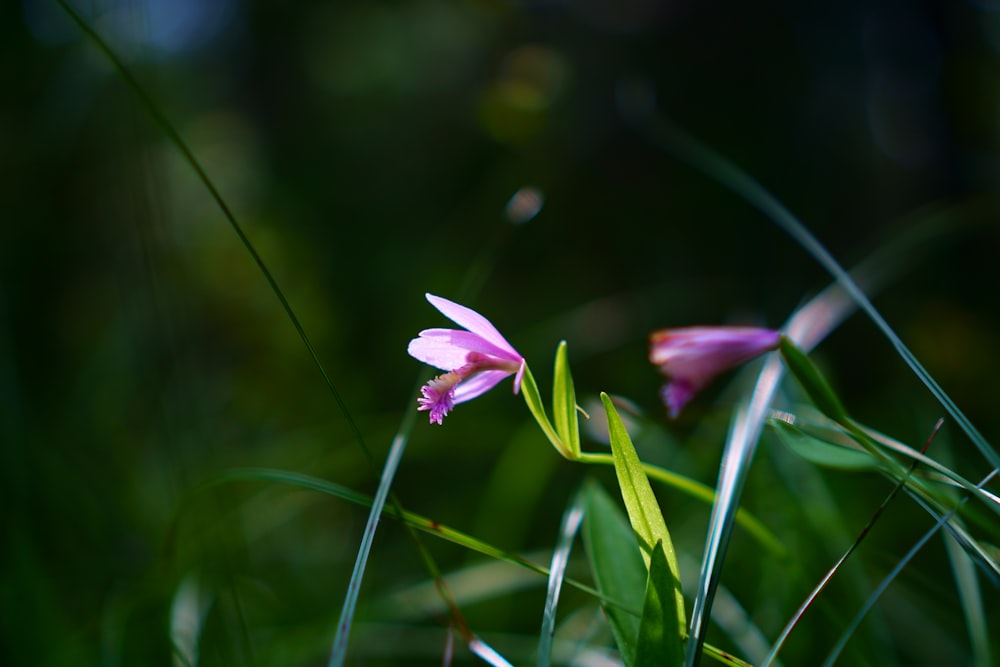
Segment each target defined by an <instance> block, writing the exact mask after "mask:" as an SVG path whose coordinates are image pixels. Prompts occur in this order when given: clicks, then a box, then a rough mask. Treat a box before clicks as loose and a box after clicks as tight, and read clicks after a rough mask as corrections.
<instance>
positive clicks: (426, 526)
mask: <svg viewBox="0 0 1000 667" xmlns="http://www.w3.org/2000/svg"><path fill="white" fill-rule="evenodd" d="M241 481H242V482H274V483H278V484H286V485H289V486H295V487H298V488H302V489H308V490H310V491H316V492H317V493H322V494H324V495H328V496H331V497H334V498H339V499H340V500H346V501H347V502H350V503H354V504H355V505H361V506H363V507H371V505H372V502H373V501H372V498H370V497H368V496H366V495H364V494H362V493H358V492H357V491H354V490H353V489H350V488H348V487H346V486H343V485H341V484H336V483H335V482H330V481H327V480H325V479H319V478H318V477H313V476H311V475H304V474H302V473H297V472H292V471H289V470H275V469H271V468H233V469H231V470H228V471H226V472H225V473H222V474H221V475H218V476H217V477H215V478H213V479H212V480H210V481H208V482H206V483H205V484H204V485H202V486H201V487H199V488H198V489H195V490H194V491H193V492H192V493H191V494H190V495H188V496H187V497H186V498H185V500H184V504H187V503H190V502H192V500H193V499H194V498H195V497H197V496H198V495H199V494H201V493H204V492H205V491H207V490H208V489H211V488H213V487H215V486H219V485H221V484H229V483H232V482H241ZM183 509H184V505H182V506H181V508H179V509H178V516H177V517H175V519H174V524H175V528H174V529H173V531H172V532H173V533H176V531H177V528H176V524H177V523H178V522H179V517H180V515H181V513H182V512H183ZM385 514H386V516H388V517H389V518H392V519H396V520H398V521H401V522H403V523H404V524H406V525H408V526H410V527H412V528H414V529H416V530H419V531H421V532H423V533H427V534H430V535H434V536H436V537H439V538H441V539H444V540H447V541H448V542H451V543H453V544H457V545H459V546H461V547H465V548H466V549H470V550H472V551H476V552H478V553H480V554H482V555H484V556H487V557H489V558H494V559H497V560H502V561H505V562H507V563H511V564H513V565H517V566H519V567H524V568H527V569H529V570H531V571H532V572H535V573H537V574H540V575H542V576H548V574H549V571H548V569H546V568H545V567H543V566H541V565H538V564H537V563H533V562H531V561H529V560H527V559H525V558H521V557H520V556H517V555H515V554H511V553H509V552H506V551H503V550H502V549H498V548H496V547H494V546H492V545H490V544H488V543H486V542H483V541H482V540H479V539H476V538H475V537H472V536H471V535H468V534H467V533H463V532H462V531H459V530H456V529H454V528H451V527H449V526H446V525H444V524H441V523H438V522H437V521H434V520H433V519H429V518H427V517H424V516H421V515H419V514H415V513H414V512H411V511H409V510H403V511H402V513H397V512H395V511H394V510H393V509H391V508H389V509H386V510H385ZM173 539H176V538H173ZM564 582H565V583H566V584H568V585H570V586H572V587H573V588H576V589H577V590H579V591H581V592H583V593H586V594H588V595H593V596H594V597H595V598H597V599H599V600H602V601H603V602H606V603H607V604H609V605H612V606H618V607H620V608H629V609H633V610H635V609H638V606H634V607H626V605H624V604H622V603H621V602H620V601H618V600H616V599H614V598H613V597H610V596H607V595H603V594H602V593H600V592H598V591H597V590H596V589H594V588H593V587H591V586H587V585H586V584H583V583H580V582H579V581H576V580H575V579H570V578H566V579H564ZM635 613H636V614H638V612H637V611H636V612H635Z"/></svg>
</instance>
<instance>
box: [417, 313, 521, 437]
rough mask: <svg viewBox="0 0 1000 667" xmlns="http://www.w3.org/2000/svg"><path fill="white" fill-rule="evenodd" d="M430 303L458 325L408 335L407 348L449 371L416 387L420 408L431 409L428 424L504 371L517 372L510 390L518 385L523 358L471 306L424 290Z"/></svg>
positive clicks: (486, 388)
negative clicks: (413, 335) (409, 337)
mask: <svg viewBox="0 0 1000 667" xmlns="http://www.w3.org/2000/svg"><path fill="white" fill-rule="evenodd" d="M426 296H427V300H428V301H430V302H431V305H432V306H434V307H435V308H437V309H438V310H440V311H441V313H442V314H443V315H444V316H445V317H447V318H448V319H449V320H451V321H452V322H454V323H455V324H458V325H461V326H463V327H465V329H466V331H460V330H458V329H425V330H423V331H421V332H420V336H419V337H418V338H414V339H413V340H411V341H410V345H409V347H408V348H407V350H406V351H407V352H409V353H410V356H411V357H414V358H416V359H418V360H420V361H422V362H424V363H425V364H429V365H431V366H434V367H435V368H440V369H441V370H443V371H447V372H446V373H443V374H442V375H438V376H437V377H436V378H434V379H433V380H431V381H430V382H428V383H427V384H425V385H424V386H423V387H421V388H420V393H421V395H422V396H421V397H420V398H418V399H417V403H418V404H419V405H418V407H417V409H418V410H426V411H429V412H430V420H431V423H432V424H441V423H442V422H443V421H444V418H445V416H446V415H447V414H448V413H449V412H450V411H451V410H452V409H453V408H454V407H455V406H456V405H458V404H459V403H464V402H465V401H469V400H472V399H473V398H476V397H477V396H481V395H482V394H485V393H486V392H487V391H489V390H490V389H492V388H493V387H495V386H496V385H497V383H498V382H500V381H501V380H503V379H504V378H505V377H507V376H508V375H515V374H516V377H515V378H514V393H515V394H516V393H518V392H519V391H520V390H521V378H523V377H524V368H525V362H524V357H522V356H521V355H520V354H519V353H518V351H517V350H515V349H514V348H513V347H512V346H511V344H510V343H508V342H507V340H506V339H505V338H504V337H503V336H502V335H500V332H499V331H497V329H496V327H494V326H493V325H492V324H491V323H490V321H489V320H487V319H486V318H485V317H483V316H482V315H480V314H479V313H477V312H476V311H474V310H471V309H469V308H466V307H465V306H460V305H458V304H457V303H454V302H453V301H448V299H442V298H441V297H439V296H434V295H433V294H428V295H426Z"/></svg>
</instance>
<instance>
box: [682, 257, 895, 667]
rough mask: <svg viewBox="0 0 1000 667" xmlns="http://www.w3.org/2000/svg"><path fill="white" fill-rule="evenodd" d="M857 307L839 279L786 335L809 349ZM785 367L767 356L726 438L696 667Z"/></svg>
mask: <svg viewBox="0 0 1000 667" xmlns="http://www.w3.org/2000/svg"><path fill="white" fill-rule="evenodd" d="M860 271H861V272H862V275H864V277H865V279H866V280H872V281H882V280H885V279H886V276H885V275H884V274H880V273H879V272H878V271H877V269H876V268H872V265H871V264H869V263H866V264H863V265H862V266H861V267H860ZM853 309H854V304H853V302H851V301H850V300H849V299H846V298H844V293H843V290H842V289H841V287H840V286H839V285H837V284H834V285H831V286H830V287H828V288H826V289H825V290H823V291H822V292H821V293H820V294H818V295H817V296H816V297H814V298H813V299H812V300H811V301H809V302H808V303H806V304H805V305H804V306H802V307H801V308H799V309H798V310H797V311H796V312H795V313H794V314H793V315H792V317H791V318H789V320H788V322H787V323H786V325H785V327H784V335H785V336H786V337H788V338H789V339H790V340H791V341H792V342H794V343H796V344H797V345H798V346H799V347H800V348H801V349H802V350H804V351H809V350H810V349H812V347H814V346H815V345H817V344H818V343H819V342H820V341H821V340H822V339H823V338H824V337H825V336H826V335H827V334H828V333H829V332H830V331H832V330H833V329H835V328H836V327H837V326H838V325H839V324H840V322H842V321H843V320H844V318H846V317H847V315H848V314H849V313H850V312H851V311H852V310H853ZM784 372H785V368H784V366H783V364H782V363H781V360H780V357H779V356H778V355H777V354H775V353H771V354H770V355H768V356H767V357H766V358H765V362H764V367H763V368H762V369H761V371H760V374H759V375H758V378H757V383H756V384H755V386H754V388H753V391H752V393H751V395H750V397H749V398H748V399H747V401H746V404H745V405H744V406H742V407H740V408H739V409H738V410H737V413H736V415H735V417H734V420H733V424H732V427H731V428H730V431H729V436H728V437H727V438H726V444H725V446H724V448H723V454H722V463H721V465H720V467H719V481H718V483H717V485H716V497H715V502H714V503H713V505H712V514H711V517H710V518H709V526H708V535H707V537H706V540H705V551H704V555H703V557H702V560H701V573H700V575H699V580H698V588H697V589H696V592H695V598H694V606H693V608H692V611H691V622H690V625H689V628H690V630H689V638H688V642H687V647H686V650H685V654H684V662H685V665H686V666H687V667H692V666H693V665H694V664H695V663H696V662H697V660H698V657H699V655H700V653H701V651H702V646H703V645H704V641H705V630H706V628H707V623H706V619H707V618H708V613H709V610H710V609H711V607H712V598H713V597H714V595H715V590H716V588H717V587H718V578H719V572H720V570H721V568H722V560H723V557H724V555H725V552H726V548H727V546H728V542H729V538H730V535H731V533H732V526H733V522H734V520H735V515H736V511H737V508H738V506H739V498H740V496H741V495H742V490H743V486H744V484H745V480H746V473H747V471H748V470H749V469H750V464H751V463H752V461H753V456H754V453H755V451H756V446H757V442H758V440H759V439H760V434H761V431H762V430H763V426H764V422H765V419H766V418H767V416H768V414H769V413H770V406H771V403H772V401H773V398H774V394H775V393H776V392H777V389H778V385H779V383H780V382H781V378H782V376H783V375H784Z"/></svg>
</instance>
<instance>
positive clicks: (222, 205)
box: [55, 0, 375, 466]
mask: <svg viewBox="0 0 1000 667" xmlns="http://www.w3.org/2000/svg"><path fill="white" fill-rule="evenodd" d="M55 1H56V2H57V3H58V4H59V6H60V7H62V9H63V11H65V12H66V14H67V15H69V17H70V19H72V21H73V22H74V23H75V24H76V25H77V27H79V28H80V30H81V31H83V33H84V34H85V35H86V36H87V37H88V38H89V39H90V40H91V41H92V42H93V43H94V44H95V45H96V46H97V48H98V49H99V50H100V51H101V53H103V54H104V57H105V58H107V59H108V61H109V62H110V63H111V65H112V67H113V68H114V70H115V72H116V73H117V74H118V77H119V78H120V79H121V80H122V81H123V82H124V83H125V85H126V87H128V89H129V90H130V91H131V92H132V94H133V95H134V96H135V98H136V99H137V100H138V101H139V104H140V105H142V107H143V108H144V109H145V110H146V113H148V114H149V116H150V118H151V119H152V120H153V122H154V123H155V124H156V125H157V126H158V127H159V128H160V130H162V131H163V133H164V134H165V135H166V136H167V139H168V140H169V141H170V143H172V144H173V145H174V148H176V149H177V151H178V152H179V153H180V154H181V157H182V158H183V159H184V161H185V162H186V163H187V164H188V166H189V167H190V168H191V170H192V171H194V173H195V175H196V176H197V177H198V180H199V181H201V184H202V185H203V186H204V187H205V189H206V190H207V191H208V193H209V195H210V196H211V197H212V199H213V200H214V201H215V203H216V205H217V206H218V207H219V210H220V211H222V215H223V216H224V217H225V218H226V221H227V222H228V223H229V226H230V227H231V228H232V230H233V232H234V233H235V234H236V236H237V238H238V239H239V240H240V243H241V244H242V245H243V247H244V248H245V249H246V251H247V253H248V254H249V255H250V258H251V259H252V260H253V262H254V264H256V265H257V269H258V270H259V271H260V273H261V275H262V276H263V277H264V280H265V281H267V284H268V287H269V288H270V289H271V292H272V293H273V294H274V296H275V297H276V298H277V299H278V302H279V303H280V304H281V308H282V310H283V311H284V312H285V316H286V317H288V320H289V321H290V322H291V323H292V326H293V327H294V328H295V332H296V333H297V334H298V335H299V338H300V339H301V340H302V344H303V345H305V347H306V350H307V351H308V352H309V356H310V357H312V361H313V364H314V365H315V366H316V368H317V370H319V373H320V375H321V376H322V377H323V382H324V384H326V387H327V389H328V390H329V391H330V394H331V395H332V396H333V400H334V401H335V402H336V403H337V407H338V408H340V412H341V413H342V414H343V416H344V419H345V420H346V421H347V425H348V427H349V428H350V429H351V433H352V434H353V435H354V438H355V440H357V442H358V444H360V445H361V448H362V449H363V450H364V453H365V456H366V457H368V461H369V463H370V464H371V465H372V466H375V459H374V458H373V457H372V454H371V451H370V450H369V449H368V446H367V444H365V439H364V436H363V435H362V434H361V429H360V428H358V425H357V423H356V422H355V421H354V418H353V417H352V416H351V412H350V410H349V409H348V408H347V402H346V401H345V400H344V398H343V396H342V395H341V393H340V391H339V390H338V389H337V386H336V385H335V384H334V382H333V379H332V378H331V377H330V375H329V374H328V373H327V372H326V368H325V367H324V366H323V362H321V361H320V359H319V354H318V353H317V352H316V348H314V347H313V344H312V341H310V340H309V336H308V335H307V334H306V331H305V329H304V328H303V327H302V323H301V322H299V318H298V316H296V315H295V311H294V310H293V309H292V306H291V304H290V303H289V302H288V299H287V298H286V297H285V293H284V292H283V291H282V290H281V287H279V286H278V281H277V280H275V278H274V276H273V275H272V274H271V271H270V269H268V268H267V265H266V264H265V263H264V260H263V258H262V257H261V256H260V254H259V253H258V252H257V249H256V248H255V247H254V245H253V243H251V242H250V238H249V237H248V236H247V235H246V232H244V231H243V227H242V226H241V225H240V224H239V222H237V221H236V216H235V215H233V212H232V210H231V209H230V208H229V205H228V204H226V201H225V200H224V199H223V198H222V195H221V194H220V193H219V190H218V188H216V187H215V183H214V182H213V181H212V179H211V178H209V176H208V173H207V172H206V171H205V169H204V168H203V167H202V166H201V162H199V161H198V158H197V157H195V155H194V153H193V152H192V151H191V149H190V148H189V147H188V145H187V143H186V142H185V141H184V139H183V138H181V135H180V133H179V132H178V131H177V130H176V129H175V128H174V126H173V123H171V122H170V121H169V120H168V119H167V117H166V115H164V113H163V112H162V111H161V110H160V106H159V105H158V104H157V103H156V102H154V101H153V98H152V97H150V96H149V94H148V93H147V92H146V90H145V88H143V87H142V86H141V85H140V84H139V82H138V81H137V80H136V78H135V77H134V76H132V73H131V72H130V71H129V70H128V69H127V68H126V67H125V65H124V63H122V61H121V60H120V59H119V58H118V56H117V55H116V54H115V52H114V51H113V50H112V49H111V47H110V46H109V45H108V43H107V42H105V41H104V39H103V38H102V37H101V36H100V35H99V34H98V33H97V32H96V31H95V30H94V29H93V28H91V27H90V25H89V24H88V23H87V22H86V21H84V19H83V17H82V16H80V15H79V14H78V13H77V12H76V10H75V9H73V7H72V6H71V5H70V4H69V3H68V2H66V0H55Z"/></svg>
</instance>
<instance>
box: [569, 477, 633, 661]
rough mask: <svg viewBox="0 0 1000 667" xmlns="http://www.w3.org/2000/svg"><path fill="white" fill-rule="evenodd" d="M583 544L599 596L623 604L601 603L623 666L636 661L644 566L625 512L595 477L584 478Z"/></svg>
mask: <svg viewBox="0 0 1000 667" xmlns="http://www.w3.org/2000/svg"><path fill="white" fill-rule="evenodd" d="M583 493H584V495H585V514H584V518H583V543H584V546H585V547H586V550H587V559H588V560H589V561H590V571H591V573H592V574H593V576H594V582H595V584H596V585H597V590H598V591H599V592H600V593H601V595H603V596H605V597H607V598H611V599H614V600H618V601H619V602H621V604H622V606H621V607H618V606H615V605H610V604H604V605H603V606H604V613H605V614H606V615H607V618H608V624H609V625H610V626H611V634H612V635H614V638H615V643H616V644H618V650H619V651H620V652H621V654H622V659H623V660H624V661H625V664H626V665H632V664H634V662H635V651H636V638H637V637H638V635H639V610H640V609H642V607H643V586H644V582H645V580H646V568H645V566H644V565H643V563H642V556H641V554H640V552H639V544H638V542H636V539H635V533H634V532H633V531H632V527H631V526H630V525H629V523H628V519H627V518H626V516H625V514H624V513H623V512H622V511H621V510H620V509H619V507H618V505H617V504H616V503H615V501H614V500H613V499H612V498H611V496H609V495H608V493H607V492H606V491H605V490H604V489H603V488H601V485H600V484H598V483H597V482H595V481H594V480H592V479H591V480H587V482H586V484H585V486H584V489H583Z"/></svg>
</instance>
